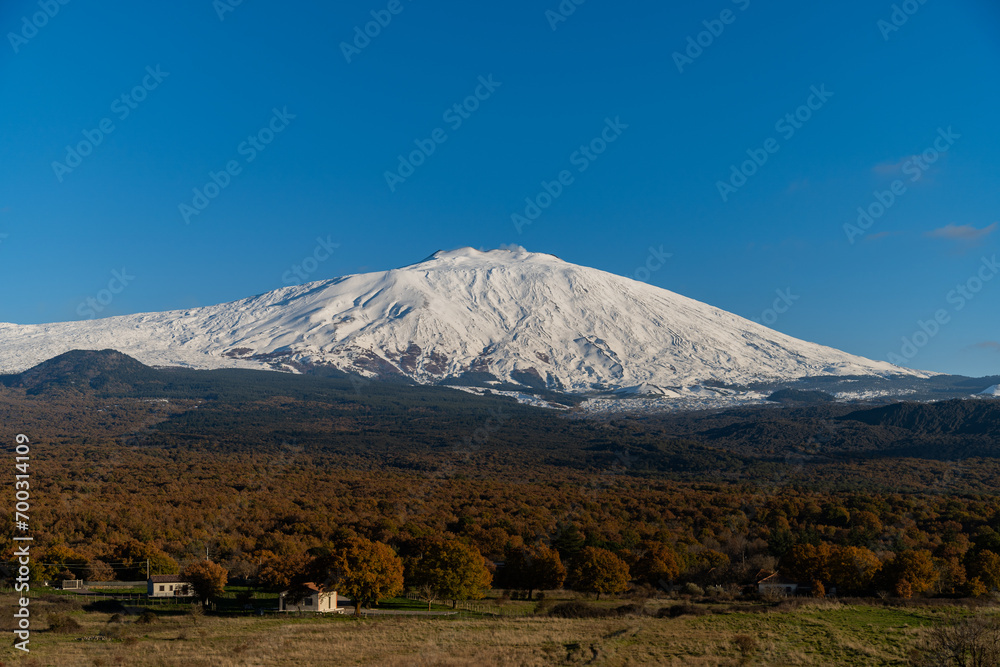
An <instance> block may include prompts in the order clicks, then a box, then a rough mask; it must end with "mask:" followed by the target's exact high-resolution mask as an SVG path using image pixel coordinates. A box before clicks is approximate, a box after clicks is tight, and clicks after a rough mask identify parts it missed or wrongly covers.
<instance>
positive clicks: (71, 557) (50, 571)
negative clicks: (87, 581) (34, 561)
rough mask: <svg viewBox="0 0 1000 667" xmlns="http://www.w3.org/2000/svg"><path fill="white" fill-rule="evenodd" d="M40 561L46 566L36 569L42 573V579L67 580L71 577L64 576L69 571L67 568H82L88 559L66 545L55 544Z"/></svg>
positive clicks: (45, 552) (43, 554) (40, 574)
mask: <svg viewBox="0 0 1000 667" xmlns="http://www.w3.org/2000/svg"><path fill="white" fill-rule="evenodd" d="M39 561H40V563H44V565H40V566H39V567H38V568H36V569H37V570H39V571H40V572H39V576H40V577H41V578H43V579H67V578H69V577H66V576H62V573H64V572H66V571H67V570H68V567H67V566H72V567H74V568H77V569H79V568H82V567H83V564H84V563H86V562H87V559H86V558H84V557H83V556H81V555H80V554H79V553H77V552H76V551H74V550H73V549H71V548H69V547H68V546H66V545H65V544H55V545H53V546H50V547H49V548H48V549H46V550H45V551H44V552H43V553H42V557H41V558H40V559H39ZM74 578H75V577H74Z"/></svg>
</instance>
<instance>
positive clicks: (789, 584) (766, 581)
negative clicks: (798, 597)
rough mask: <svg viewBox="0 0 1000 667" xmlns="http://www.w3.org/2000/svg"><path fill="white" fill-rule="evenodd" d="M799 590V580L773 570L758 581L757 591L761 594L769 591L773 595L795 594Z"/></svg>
mask: <svg viewBox="0 0 1000 667" xmlns="http://www.w3.org/2000/svg"><path fill="white" fill-rule="evenodd" d="M798 590H799V584H798V582H795V581H792V580H791V579H789V578H787V577H784V576H782V575H781V573H779V572H772V573H771V574H769V575H767V576H766V577H763V578H761V579H758V581H757V592H758V593H760V594H761V595H767V594H769V593H770V594H772V595H773V594H778V595H795V593H796V591H798Z"/></svg>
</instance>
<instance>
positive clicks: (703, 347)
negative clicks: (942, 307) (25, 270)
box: [0, 248, 930, 392]
mask: <svg viewBox="0 0 1000 667" xmlns="http://www.w3.org/2000/svg"><path fill="white" fill-rule="evenodd" d="M106 348H111V349H116V350H118V351H120V352H124V353H125V354H128V355H130V356H133V357H135V358H136V359H138V360H139V361H142V362H144V363H146V364H150V365H159V366H169V365H180V366H190V367H195V368H219V367H231V366H241V367H266V368H286V369H295V368H301V367H302V366H308V365H329V366H333V367H336V368H339V369H342V370H346V371H353V372H357V373H361V374H363V375H368V376H373V375H392V374H399V375H404V376H408V377H410V378H413V379H414V380H417V381H419V382H422V383H435V382H440V381H442V380H445V379H450V378H460V377H463V376H465V377H467V378H468V377H475V378H478V379H480V380H482V379H484V378H485V379H489V378H490V376H492V377H493V378H495V379H496V380H499V381H507V382H515V383H519V384H528V385H532V384H533V385H536V386H541V385H544V386H547V387H550V388H562V389H564V390H567V391H586V390H591V389H617V388H628V387H657V388H660V387H674V388H676V387H683V386H692V385H698V384H699V383H702V382H705V381H710V380H715V381H722V382H727V383H746V382H753V381H758V380H789V379H794V378H800V377H805V376H815V375H880V376H888V375H893V374H904V375H911V376H912V375H917V376H921V377H925V376H928V375H930V374H927V373H919V372H916V371H910V370H906V369H902V368H899V367H897V366H893V365H891V364H889V363H886V362H878V361H871V360H868V359H864V358H861V357H857V356H853V355H850V354H846V353H844V352H840V351H838V350H835V349H832V348H829V347H824V346H821V345H815V344H813V343H807V342H804V341H801V340H797V339H795V338H791V337H790V336H786V335H784V334H781V333H778V332H776V331H773V330H771V329H768V328H766V327H764V326H761V325H759V324H755V323H753V322H751V321H749V320H746V319H743V318H741V317H737V316H736V315H732V314H730V313H727V312H725V311H722V310H719V309H718V308H714V307H712V306H708V305H706V304H704V303H700V302H698V301H694V300H692V299H688V298H686V297H683V296H680V295H678V294H674V293H673V292H669V291H667V290H664V289H660V288H658V287H653V286H651V285H648V284H645V283H641V282H636V281H634V280H630V279H628V278H623V277H621V276H617V275H613V274H610V273H606V272H604V271H599V270H597V269H591V268H586V267H582V266H576V265H573V264H569V263H567V262H564V261H562V260H560V259H558V258H556V257H554V256H552V255H545V254H540V253H530V252H527V251H526V250H524V249H523V248H514V249H503V250H492V251H488V252H482V251H478V250H473V249H471V248H463V249H460V250H454V251H450V252H437V253H435V254H434V255H432V256H431V257H429V258H427V259H426V260H424V261H422V262H419V263H417V264H413V265H411V266H406V267H403V268H400V269H395V270H392V271H385V272H379V273H366V274H358V275H351V276H344V277H341V278H335V279H333V280H325V281H320V282H313V283H307V284H305V285H300V286H296V287H286V288H282V289H277V290H274V291H273V292H268V293H266V294H262V295H259V296H255V297H251V298H248V299H242V300H240V301H234V302H232V303H224V304H221V305H217V306H210V307H206V308H197V309H192V310H178V311H170V312H163V313H147V314H139V315H127V316H122V317H112V318H107V319H103V320H91V321H80V322H64V323H59V324H46V325H13V324H0V372H4V373H12V372H19V371H22V370H25V369H27V368H29V367H31V366H33V365H35V364H37V363H39V362H41V361H44V360H46V359H49V358H51V357H54V356H56V355H58V354H61V353H63V352H66V351H69V350H72V349H106ZM658 391H659V392H663V391H664V390H658Z"/></svg>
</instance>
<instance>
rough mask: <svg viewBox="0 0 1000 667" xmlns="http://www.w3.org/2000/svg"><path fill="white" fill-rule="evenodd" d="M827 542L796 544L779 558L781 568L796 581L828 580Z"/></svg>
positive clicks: (828, 551) (829, 549) (829, 550)
mask: <svg viewBox="0 0 1000 667" xmlns="http://www.w3.org/2000/svg"><path fill="white" fill-rule="evenodd" d="M831 554H832V549H831V548H830V545H829V544H826V543H822V544H818V545H816V544H796V545H795V546H794V547H792V548H791V549H789V550H788V553H786V554H785V556H784V558H782V559H781V570H782V572H784V574H785V575H786V576H788V577H790V578H792V579H795V580H797V581H817V580H818V581H830V569H829V564H830V556H831Z"/></svg>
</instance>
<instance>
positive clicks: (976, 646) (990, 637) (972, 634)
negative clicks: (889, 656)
mask: <svg viewBox="0 0 1000 667" xmlns="http://www.w3.org/2000/svg"><path fill="white" fill-rule="evenodd" d="M910 664H913V665H918V666H920V667H923V666H925V665H926V666H927V667H930V666H931V665H934V666H935V667H952V666H954V667H965V666H966V665H973V666H975V667H980V666H983V667H985V666H986V665H996V664H1000V620H997V619H995V618H985V617H983V616H974V617H972V618H967V619H964V620H962V621H959V622H957V623H950V624H947V625H939V626H937V627H935V628H934V629H932V630H931V631H930V633H929V635H928V636H927V638H926V640H925V641H924V643H923V645H922V646H921V647H920V648H918V649H917V650H916V651H914V653H913V655H912V656H911V657H910Z"/></svg>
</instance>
